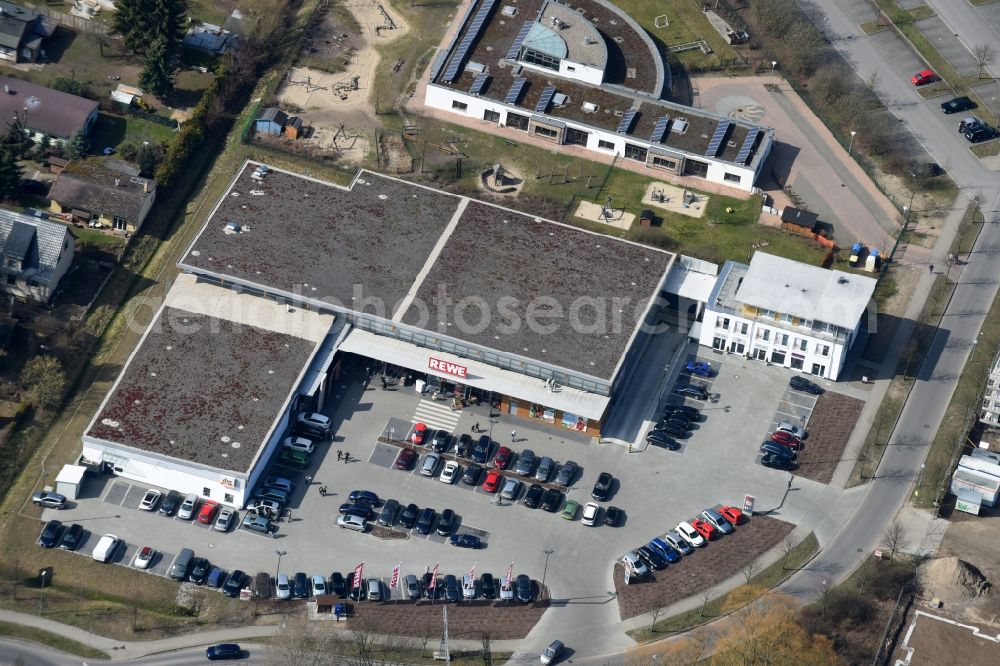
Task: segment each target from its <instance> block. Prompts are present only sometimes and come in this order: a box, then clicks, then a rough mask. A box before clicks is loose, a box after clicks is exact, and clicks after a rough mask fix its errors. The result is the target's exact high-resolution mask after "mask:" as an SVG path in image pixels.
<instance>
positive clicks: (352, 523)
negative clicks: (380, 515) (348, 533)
mask: <svg viewBox="0 0 1000 666" xmlns="http://www.w3.org/2000/svg"><path fill="white" fill-rule="evenodd" d="M337 527H339V528H340V529H344V530H354V531H355V532H365V531H367V530H368V521H367V520H365V519H364V518H362V517H361V516H338V517H337Z"/></svg>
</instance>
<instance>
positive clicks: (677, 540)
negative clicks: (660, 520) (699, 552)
mask: <svg viewBox="0 0 1000 666" xmlns="http://www.w3.org/2000/svg"><path fill="white" fill-rule="evenodd" d="M663 540H664V541H666V542H667V543H669V544H670V545H671V546H673V547H674V550H676V551H678V552H679V553H680V554H681V555H690V554H691V553H693V552H694V548H692V547H691V544H689V543H688V542H687V540H686V539H685V538H684V537H682V536H681V534H680V532H678V531H677V530H670V531H668V532H667V533H666V534H664V535H663Z"/></svg>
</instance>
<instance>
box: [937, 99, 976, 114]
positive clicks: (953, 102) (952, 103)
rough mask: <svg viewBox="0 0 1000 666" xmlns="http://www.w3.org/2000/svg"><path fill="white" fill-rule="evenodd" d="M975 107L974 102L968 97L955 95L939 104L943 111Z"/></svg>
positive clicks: (965, 109)
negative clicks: (953, 97)
mask: <svg viewBox="0 0 1000 666" xmlns="http://www.w3.org/2000/svg"><path fill="white" fill-rule="evenodd" d="M974 108H976V103H975V102H973V101H972V100H971V99H969V98H968V97H956V98H955V99H950V100H948V101H947V102H944V103H942V104H941V110H942V111H944V112H945V113H958V112H959V111H968V110H969V109H974Z"/></svg>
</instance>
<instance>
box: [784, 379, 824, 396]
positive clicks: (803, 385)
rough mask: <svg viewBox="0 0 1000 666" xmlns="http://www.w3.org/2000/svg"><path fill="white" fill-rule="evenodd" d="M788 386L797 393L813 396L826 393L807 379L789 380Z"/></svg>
mask: <svg viewBox="0 0 1000 666" xmlns="http://www.w3.org/2000/svg"><path fill="white" fill-rule="evenodd" d="M788 385H789V386H791V387H792V388H793V389H795V390H796V391H804V392H805V393H812V394H813V395H823V394H824V393H825V392H826V391H825V390H824V389H823V387H821V386H820V385H819V384H817V383H815V382H811V381H809V380H808V379H806V378H805V377H792V378H791V379H789V380H788Z"/></svg>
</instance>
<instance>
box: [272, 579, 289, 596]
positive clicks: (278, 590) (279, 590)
mask: <svg viewBox="0 0 1000 666" xmlns="http://www.w3.org/2000/svg"><path fill="white" fill-rule="evenodd" d="M274 590H275V591H274V597H275V599H291V598H292V586H291V585H290V584H289V582H288V574H284V573H280V574H278V579H277V580H276V581H275V584H274Z"/></svg>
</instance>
